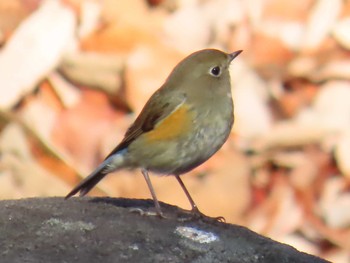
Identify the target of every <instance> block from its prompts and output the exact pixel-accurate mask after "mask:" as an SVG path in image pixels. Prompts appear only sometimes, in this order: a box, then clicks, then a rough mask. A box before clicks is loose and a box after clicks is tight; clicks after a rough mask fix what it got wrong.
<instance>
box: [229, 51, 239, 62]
mask: <svg viewBox="0 0 350 263" xmlns="http://www.w3.org/2000/svg"><path fill="white" fill-rule="evenodd" d="M242 52H243V50H237V51H235V52H233V53H231V54H228V57H229V62H231V61H232V60H234V59H235V58H236V57H237V56H238V55H239V54H241V53H242Z"/></svg>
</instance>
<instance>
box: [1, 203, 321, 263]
mask: <svg viewBox="0 0 350 263" xmlns="http://www.w3.org/2000/svg"><path fill="white" fill-rule="evenodd" d="M152 207H153V203H152V201H151V200H130V199H114V198H89V197H86V198H73V199H69V200H64V199H63V198H58V197H57V198H32V199H22V200H5V201H0V247H1V262H11V263H17V262H18V263H19V262H21V263H22V262H27V263H41V262H107V263H108V262H211V263H212V262H233V263H235V262H237V263H238V262H240V263H242V262H247V263H249V262H269V263H274V262H276V263H277V262H278V263H281V262H284V263H289V262H300V263H302V262H305V263H306V262H307V263H321V262H328V261H325V260H323V259H320V258H317V257H314V256H311V255H308V254H305V253H301V252H299V251H297V250H296V249H294V248H292V247H290V246H287V245H284V244H281V243H278V242H275V241H273V240H271V239H269V238H266V237H263V236H260V235H258V234H256V233H254V232H252V231H250V230H248V229H247V228H244V227H241V226H237V225H231V224H225V223H219V222H207V220H194V221H186V222H180V221H179V220H178V219H179V218H184V217H186V216H187V217H188V214H186V212H185V211H183V210H180V209H179V208H177V207H174V206H170V205H166V204H162V208H163V211H164V213H165V215H166V216H167V217H168V218H167V219H160V218H158V217H153V216H142V215H140V214H139V213H132V212H130V209H132V208H134V209H135V208H141V209H144V210H145V209H146V210H147V209H152Z"/></svg>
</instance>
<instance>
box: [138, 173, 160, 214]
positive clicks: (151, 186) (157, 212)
mask: <svg viewBox="0 0 350 263" xmlns="http://www.w3.org/2000/svg"><path fill="white" fill-rule="evenodd" d="M141 172H142V174H143V177H144V178H145V180H146V183H147V186H148V189H149V191H150V192H151V195H152V198H153V202H154V207H155V209H156V215H157V216H159V217H162V218H164V215H163V213H162V210H161V208H160V205H159V202H158V199H157V196H156V192H155V191H154V188H153V185H152V182H151V179H150V178H149V175H148V171H147V169H141ZM142 214H145V215H154V214H153V213H150V212H147V213H144V212H143V213H142Z"/></svg>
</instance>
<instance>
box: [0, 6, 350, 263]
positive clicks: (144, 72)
mask: <svg viewBox="0 0 350 263" xmlns="http://www.w3.org/2000/svg"><path fill="white" fill-rule="evenodd" d="M208 47H211V48H218V49H221V50H224V51H227V52H233V51H235V50H238V49H243V50H244V52H243V53H242V54H241V55H240V56H239V57H238V58H237V59H236V60H235V61H234V62H233V63H232V66H231V76H232V83H233V94H234V102H235V125H234V129H233V131H232V133H231V135H230V137H229V139H228V141H227V143H226V144H225V145H224V146H223V148H222V149H221V150H220V151H219V152H218V153H217V154H216V155H215V156H214V157H212V158H211V159H210V160H209V161H208V162H206V163H205V164H203V165H202V166H200V167H198V168H197V169H195V170H194V171H192V172H190V173H188V174H186V175H184V176H183V177H182V178H183V180H184V182H185V184H186V185H187V187H188V189H189V191H190V193H191V194H192V196H193V198H194V199H195V201H196V202H197V204H198V206H199V208H200V209H201V210H202V212H204V213H206V214H208V215H211V216H224V217H225V218H226V220H227V222H229V223H235V224H241V225H244V226H247V227H249V228H250V229H252V230H254V231H257V232H259V233H261V234H263V235H266V236H269V237H271V238H273V239H275V240H278V241H280V242H284V243H288V244H290V245H292V246H294V247H296V248H297V249H299V250H302V251H305V252H308V253H312V254H315V255H319V256H321V257H324V258H326V259H328V260H330V261H332V262H339V263H343V262H344V263H345V262H350V230H349V225H350V191H349V189H350V184H349V183H350V83H349V80H350V51H349V50H350V1H345V0H344V1H342V0H304V1H294V0H215V1H214V0H189V1H188V0H187V1H185V0H173V1H171V0H148V1H146V0H129V1H116V0H11V1H8V0H0V198H1V199H16V198H27V197H43V196H64V195H66V194H67V193H68V192H69V191H70V190H71V188H72V187H73V186H74V185H75V184H76V183H77V182H79V181H80V180H81V179H82V178H83V177H84V176H86V175H88V174H89V173H90V172H91V171H92V170H93V169H94V168H95V167H96V165H98V164H99V162H101V161H102V160H103V159H104V157H105V156H106V155H107V154H108V153H109V152H110V151H111V150H112V149H113V148H114V147H115V146H116V144H117V143H118V142H119V141H120V140H121V139H122V137H123V135H124V133H125V131H126V129H127V128H128V126H129V125H130V124H131V123H132V122H133V120H134V119H135V116H136V115H137V113H139V112H140V110H141V108H142V106H143V105H144V103H145V102H146V100H147V99H148V98H149V96H150V95H151V94H152V93H153V92H154V91H155V90H156V89H158V88H159V87H160V85H161V84H162V83H163V82H164V80H165V78H166V77H167V75H168V74H169V73H170V71H171V70H172V68H173V67H174V66H175V65H176V64H177V63H178V62H179V61H180V60H181V59H183V58H184V57H185V56H187V55H189V54H190V53H192V52H194V51H197V50H199V49H203V48H208ZM151 179H152V181H153V184H154V186H155V190H156V192H157V195H158V198H159V199H160V200H161V201H163V202H166V203H170V204H174V205H177V206H180V207H182V208H186V209H189V208H190V206H189V204H188V201H187V199H186V197H185V195H184V193H183V192H182V190H181V188H180V186H179V185H178V183H177V182H176V180H175V179H174V178H172V177H167V176H163V177H159V176H152V178H151ZM91 195H96V196H97V195H108V196H112V197H127V198H150V194H149V191H148V188H147V186H146V183H145V182H144V179H143V176H142V175H141V173H140V171H120V172H119V173H117V174H112V175H110V176H108V177H107V178H106V179H105V180H103V181H102V182H101V183H100V184H99V185H98V187H97V188H96V189H94V191H92V192H91Z"/></svg>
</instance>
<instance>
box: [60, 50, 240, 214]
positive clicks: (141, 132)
mask: <svg viewBox="0 0 350 263" xmlns="http://www.w3.org/2000/svg"><path fill="white" fill-rule="evenodd" d="M240 53H241V51H236V52H234V53H232V54H226V53H224V52H222V51H219V50H215V49H205V50H201V51H198V52H195V53H193V54H191V55H190V56H188V57H186V58H185V59H184V60H182V61H181V62H180V63H179V64H178V65H177V66H176V67H175V68H174V70H173V71H172V72H171V74H170V75H169V77H168V78H167V80H166V81H165V83H164V84H163V85H162V86H161V87H160V88H159V89H158V90H157V91H156V92H155V93H154V94H153V95H152V96H151V98H150V99H149V100H148V102H147V103H146V105H145V106H144V108H143V110H142V111H141V113H140V115H139V116H138V117H137V118H136V120H135V122H134V123H133V124H132V125H131V126H130V128H129V129H128V130H127V132H126V134H125V137H124V139H123V140H122V141H121V143H120V144H119V145H118V146H117V147H116V148H115V149H114V150H113V151H112V152H111V153H110V154H109V155H108V156H107V157H106V159H105V161H104V162H103V163H102V164H101V165H100V166H99V167H97V169H96V170H95V171H94V172H93V173H91V175H89V176H88V177H87V178H85V179H84V180H83V181H82V182H81V183H80V184H79V185H78V186H76V187H75V188H74V189H73V190H72V191H71V192H70V193H69V194H68V195H67V198H68V197H70V196H72V195H74V194H76V193H78V192H80V194H81V195H85V194H86V193H87V192H88V191H90V190H91V188H92V187H93V186H95V185H96V184H97V183H98V182H99V181H100V180H101V179H102V178H103V177H104V176H105V175H107V174H108V173H110V172H112V171H116V170H118V169H122V168H141V169H142V171H143V174H144V176H145V179H146V181H147V184H148V186H149V187H150V191H151V193H152V196H153V199H154V201H155V205H156V210H157V213H158V214H159V215H161V211H160V207H159V204H158V200H157V199H156V197H155V193H154V190H153V188H152V185H151V182H150V180H149V178H148V173H147V171H152V172H156V173H160V174H166V175H174V176H176V178H177V179H178V180H179V183H180V185H181V186H182V187H183V188H184V191H185V193H186V195H187V197H188V198H189V201H190V202H191V205H192V208H193V210H195V212H199V211H198V209H197V207H196V205H195V203H194V202H193V200H192V198H191V197H190V196H189V194H188V191H187V190H186V188H185V187H184V185H183V183H182V181H181V179H180V177H179V175H181V174H183V173H186V172H188V171H190V170H192V169H193V168H195V167H197V166H198V165H200V164H202V163H203V162H205V161H206V160H207V159H208V158H210V157H211V156H212V155H213V154H214V153H215V152H217V150H218V149H220V147H221V146H222V145H223V144H224V142H225V141H226V139H227V137H228V135H229V133H230V131H231V128H232V125H233V120H234V118H233V102H232V96H231V81H230V74H229V65H230V63H231V61H232V60H233V59H234V58H235V57H236V56H238V55H239V54H240Z"/></svg>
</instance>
